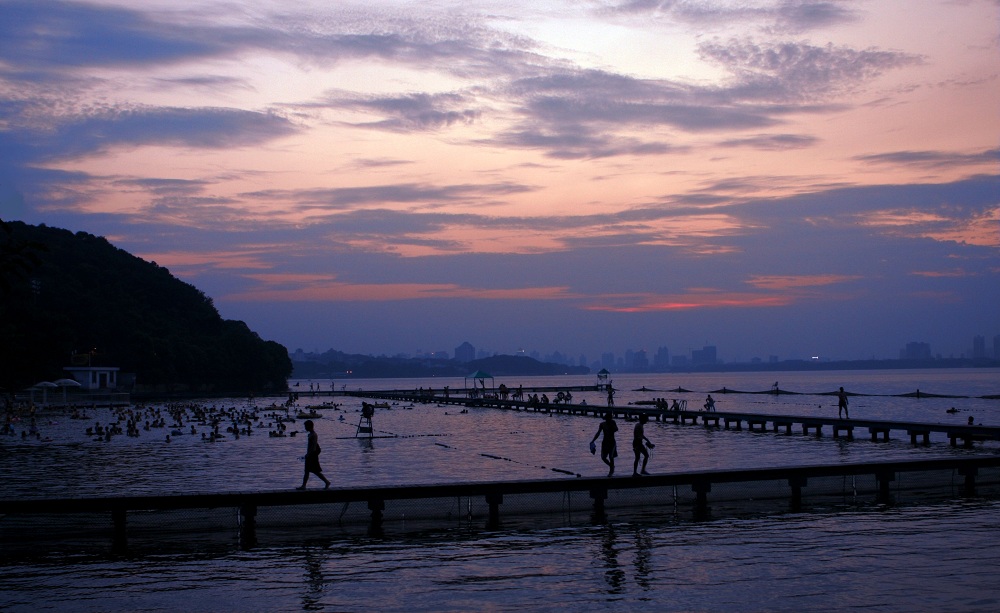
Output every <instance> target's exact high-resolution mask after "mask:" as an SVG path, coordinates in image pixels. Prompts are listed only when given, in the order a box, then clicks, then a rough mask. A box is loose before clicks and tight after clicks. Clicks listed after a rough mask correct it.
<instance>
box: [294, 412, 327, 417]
mask: <svg viewBox="0 0 1000 613" xmlns="http://www.w3.org/2000/svg"><path fill="white" fill-rule="evenodd" d="M295 417H296V418H297V419H322V417H323V415H322V414H320V413H317V412H316V411H308V412H306V411H299V412H298V413H296V414H295Z"/></svg>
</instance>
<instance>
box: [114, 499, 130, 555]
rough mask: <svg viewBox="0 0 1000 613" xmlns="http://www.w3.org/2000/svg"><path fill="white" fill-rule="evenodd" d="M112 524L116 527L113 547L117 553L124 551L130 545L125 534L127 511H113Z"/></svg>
mask: <svg viewBox="0 0 1000 613" xmlns="http://www.w3.org/2000/svg"><path fill="white" fill-rule="evenodd" d="M111 523H112V524H113V525H114V543H113V544H112V546H113V548H114V550H115V551H124V550H125V546H126V545H127V544H128V537H127V535H126V532H125V509H112V511H111Z"/></svg>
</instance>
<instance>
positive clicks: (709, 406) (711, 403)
mask: <svg viewBox="0 0 1000 613" xmlns="http://www.w3.org/2000/svg"><path fill="white" fill-rule="evenodd" d="M705 410H706V411H709V412H711V411H714V410H715V398H712V395H711V394H709V395H708V398H706V399H705Z"/></svg>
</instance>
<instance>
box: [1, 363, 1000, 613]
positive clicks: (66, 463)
mask: <svg viewBox="0 0 1000 613" xmlns="http://www.w3.org/2000/svg"><path fill="white" fill-rule="evenodd" d="M775 379H777V380H778V381H779V385H780V387H781V388H782V389H786V390H791V391H800V392H807V393H810V394H806V395H801V396H778V397H774V396H758V395H744V394H725V395H717V394H714V395H715V396H716V398H717V401H718V404H717V406H718V408H719V410H723V411H724V410H739V411H747V412H758V413H786V414H818V415H831V414H836V406H835V402H834V401H833V400H832V399H831V398H829V397H825V396H816V395H811V393H814V392H828V391H832V390H834V389H836V388H837V387H839V386H840V385H843V386H844V387H845V388H846V389H847V390H849V391H851V392H856V393H861V394H902V393H907V392H911V391H914V390H916V389H920V390H921V391H924V392H929V393H935V394H952V395H966V396H981V395H987V394H996V393H998V392H1000V371H996V370H969V371H965V370H961V371H952V370H949V371H892V372H886V371H860V372H830V373H780V374H775V373H712V374H680V375H677V374H675V375H670V376H663V375H627V376H626V375H620V376H615V377H614V378H613V380H614V384H615V387H616V388H619V389H620V390H621V391H620V392H619V394H618V396H617V398H616V401H617V404H618V405H624V404H628V403H629V402H636V401H639V400H648V399H651V398H653V397H661V396H662V397H668V398H673V397H678V398H681V399H686V400H688V401H689V404H690V405H694V403H696V402H697V403H699V404H700V402H701V401H703V400H704V396H705V394H707V392H709V391H712V390H716V389H720V388H722V387H726V388H728V389H734V390H746V391H759V390H766V389H768V388H770V386H771V385H772V384H773V383H774V382H775ZM501 382H503V383H506V384H507V385H508V386H511V387H516V386H517V385H518V384H524V385H525V386H529V385H574V384H576V385H583V384H592V383H593V382H594V378H593V377H566V378H541V379H529V378H522V379H499V378H498V379H497V381H496V383H497V384H499V383H501ZM309 383H314V384H316V385H321V386H322V389H329V386H330V385H331V384H333V385H336V386H337V387H338V389H339V388H340V386H341V385H347V387H348V389H358V388H359V387H361V388H364V389H411V388H417V387H424V388H427V387H434V388H435V389H440V388H442V387H443V386H444V385H450V386H451V388H452V389H456V388H460V387H462V384H463V382H462V380H461V379H459V380H457V381H455V380H439V379H425V380H412V379H406V380H381V381H346V382H339V381H337V382H330V381H316V382H310V381H303V382H300V385H299V386H298V388H297V389H299V390H300V392H301V398H300V402H299V404H300V406H306V405H309V404H319V403H320V402H321V401H323V400H326V399H319V398H317V399H311V398H309V395H308V386H309ZM678 386H681V387H683V388H685V389H689V390H692V392H691V393H690V394H671V393H668V392H639V391H633V390H638V389H639V388H642V387H646V388H648V389H654V390H668V389H675V388H676V387H678ZM575 396H576V399H577V400H580V399H586V400H587V402H588V403H589V404H602V405H603V404H604V402H605V398H604V396H603V395H601V394H597V393H580V394H575ZM336 401H337V402H341V403H342V405H343V406H342V407H340V409H339V410H337V411H334V410H327V411H326V412H325V415H324V417H323V419H320V420H316V427H317V431H318V433H319V436H320V439H321V443H322V445H323V455H322V462H323V465H324V468H325V470H326V473H327V475H328V476H330V477H331V478H332V479H333V480H334V483H335V485H344V486H350V485H362V484H399V483H434V482H452V481H462V480H470V481H472V480H484V479H490V480H492V479H521V478H553V479H567V478H569V479H572V478H575V477H572V476H568V475H566V474H564V473H562V472H556V471H553V468H556V469H559V470H560V471H568V472H570V473H573V474H581V475H586V476H596V475H602V474H604V465H603V464H601V463H600V461H599V460H598V459H596V458H595V457H594V456H592V455H590V453H589V452H588V451H587V442H588V441H589V440H590V438H591V437H592V436H593V434H594V432H595V430H596V428H597V424H598V420H596V419H594V418H588V417H577V416H573V417H571V416H548V415H544V414H525V413H512V412H504V411H497V410H487V409H471V410H470V411H469V412H468V413H464V414H463V413H460V407H454V406H449V407H438V406H435V405H416V406H414V407H413V408H407V407H405V406H400V405H396V406H394V407H393V408H392V409H391V410H379V411H378V412H377V414H376V417H375V428H376V430H377V431H378V433H380V434H381V435H382V436H394V438H379V439H375V440H374V441H372V442H370V443H363V442H359V441H357V440H355V439H354V438H353V434H354V432H355V430H356V426H357V420H358V417H359V416H358V413H357V411H358V408H359V406H360V400H356V399H353V398H343V397H341V398H338V399H336ZM212 403H214V404H216V405H217V407H218V408H222V407H227V408H248V407H247V406H246V404H247V403H246V401H245V400H232V401H212ZM266 404H267V403H265V402H261V401H258V402H257V403H256V405H257V406H256V410H257V412H258V419H259V420H260V421H261V422H262V423H263V425H264V427H263V428H258V429H257V431H255V433H254V434H253V435H251V436H249V437H248V436H243V437H240V439H238V440H234V439H233V438H232V437H230V438H228V439H226V440H224V441H222V442H218V443H204V442H202V441H201V438H200V433H199V435H195V436H191V435H179V436H173V437H172V440H171V441H170V442H169V443H167V442H166V441H165V438H166V434H167V432H165V431H164V430H163V429H155V428H154V429H151V430H150V431H142V432H141V434H140V436H139V437H137V438H129V437H126V436H116V437H114V438H112V440H111V441H107V442H106V441H103V440H101V441H96V440H94V438H95V437H88V436H86V434H85V432H84V431H85V429H86V427H87V426H88V425H93V424H91V423H90V422H91V421H101V422H102V423H105V424H106V423H107V422H108V421H111V420H112V416H111V413H110V412H107V411H100V410H99V411H91V412H90V414H89V417H90V419H89V420H88V421H87V422H83V421H82V420H70V419H67V416H65V415H44V414H43V415H42V416H41V417H40V419H39V424H40V430H41V432H42V435H43V438H45V439H49V440H47V441H44V442H43V441H38V440H28V441H23V440H21V439H20V437H2V438H0V467H2V468H0V470H2V482H0V497H4V498H8V497H19V496H65V495H110V494H122V493H133V494H134V493H174V492H208V491H242V490H260V489H289V490H290V489H291V487H293V486H294V485H297V484H298V481H299V479H300V478H301V470H302V464H301V462H299V460H298V457H299V456H301V455H302V453H303V451H304V447H305V439H304V438H303V437H284V438H275V437H269V436H268V434H267V431H268V429H269V426H268V424H272V425H271V426H270V427H273V417H270V416H269V414H270V413H271V412H273V409H268V408H266V407H265V405H266ZM951 407H955V408H956V409H957V412H956V413H947V412H946V411H947V409H949V408H951ZM282 414H283V412H282ZM851 415H852V416H854V417H859V418H864V417H870V418H876V419H906V420H914V421H931V422H941V423H965V422H966V420H967V419H968V417H969V416H970V415H971V416H973V417H974V419H975V420H976V422H977V423H983V424H987V425H1000V401H996V400H983V399H978V398H964V399H927V398H924V399H919V400H917V399H912V398H895V397H891V396H879V395H872V396H856V397H853V398H852V400H851ZM341 416H343V417H344V419H343V420H340V419H338V418H339V417H341ZM620 426H622V428H623V430H625V429H626V428H628V426H627V425H626V424H623V423H620ZM185 428H189V424H186V425H185ZM198 428H203V426H201V425H199V424H196V429H198ZM297 429H300V424H299V423H298V422H296V423H293V424H289V430H297ZM167 430H169V428H168V429H167ZM647 434H648V435H649V436H650V438H651V439H653V440H654V442H656V443H657V446H656V449H655V450H654V452H653V456H652V459H651V461H650V470H651V472H654V473H656V472H667V471H674V470H696V469H704V468H743V467H757V466H788V465H795V464H804V463H832V462H863V461H874V460H880V459H916V458H921V457H950V456H954V455H960V454H969V453H974V454H983V453H987V454H994V453H997V452H998V448H997V447H996V446H994V445H986V446H977V447H976V448H975V449H973V450H964V449H952V448H951V447H950V446H949V445H948V443H947V440H946V439H945V440H936V439H935V440H933V443H932V445H930V446H929V447H913V446H911V445H910V444H909V441H908V440H894V441H890V442H888V443H872V442H870V441H868V440H865V438H864V437H859V439H858V440H855V441H844V440H842V439H841V440H834V439H832V438H830V437H825V438H821V439H816V438H815V437H805V436H782V435H775V434H772V433H749V432H746V431H742V432H737V431H726V430H706V429H704V428H701V427H692V426H690V425H689V426H675V425H673V424H660V423H652V424H649V425H648V426H647ZM498 458H499V459H498ZM622 460H625V461H627V462H628V464H630V463H631V462H630V461H628V460H630V458H621V459H620V462H621V461H622ZM626 468H630V467H622V468H621V469H620V472H622V473H624V472H625V469H626ZM312 485H313V487H316V486H317V483H316V482H313V483H312ZM290 495H294V493H293V492H290ZM2 521H3V519H0V522H2ZM998 526H1000V505H998V503H997V502H996V501H990V500H978V501H955V502H947V503H937V504H931V503H928V504H924V505H921V504H919V503H918V504H909V505H904V506H900V507H896V508H877V507H871V508H860V509H856V510H852V511H848V512H841V513H831V514H826V513H816V512H814V513H803V514H794V515H793V514H781V515H775V516H772V517H757V518H726V517H720V518H718V519H715V520H713V521H708V522H693V521H687V520H677V519H670V520H660V521H656V520H653V521H632V520H628V521H618V522H616V521H615V519H614V517H612V519H611V521H610V523H608V524H606V525H591V524H589V523H587V522H581V523H579V524H578V525H564V526H539V527H525V526H523V525H517V526H506V527H505V528H503V529H501V530H496V531H486V530H484V529H483V527H482V526H481V525H455V526H450V527H449V526H444V527H441V526H437V527H430V528H426V529H419V530H411V531H409V532H408V533H407V534H405V535H399V534H397V535H396V536H387V537H383V538H374V537H368V536H366V535H364V534H353V535H352V534H346V533H342V532H337V533H336V534H330V533H329V532H326V533H324V531H323V529H322V527H321V526H319V527H317V529H315V530H309V529H300V530H298V531H297V532H293V533H292V534H290V535H285V537H283V538H281V539H274V540H270V541H268V540H266V539H262V544H261V546H260V547H258V548H255V549H252V550H249V551H242V550H240V549H239V547H238V545H237V543H236V542H235V540H234V539H233V538H232V535H231V534H229V533H226V534H221V535H217V536H215V537H214V538H209V539H202V538H196V537H193V536H192V537H191V538H189V539H186V538H183V537H181V538H179V539H177V540H173V541H171V542H166V543H165V542H148V543H136V544H135V546H134V547H131V548H130V550H129V553H128V554H126V555H124V556H116V555H112V554H111V553H110V552H108V551H106V550H104V549H103V548H95V549H74V548H70V547H62V548H60V547H59V546H58V545H52V544H51V543H49V544H47V545H46V546H45V547H40V548H39V549H37V550H36V551H33V552H32V551H29V552H25V551H21V550H19V551H18V552H16V553H14V552H6V554H2V555H0V610H4V611H7V610H11V611H19V610H24V611H29V610H31V611H35V610H60V611H63V610H67V611H180V610H188V611H219V610H224V611H225V610H231V611H237V610H239V611H248V610H251V611H253V610H257V611H274V610H281V611H285V610H288V611H291V610H329V611H352V610H367V611H370V610H372V609H375V610H404V609H405V610H418V611H419V610H427V611H436V610H449V611H465V610H512V609H517V608H522V609H523V608H528V609H530V610H555V609H565V608H567V607H570V608H572V609H573V610H607V609H612V610H633V609H639V608H642V609H647V610H741V611H744V610H848V609H876V610H898V611H910V610H929V609H931V610H941V609H945V610H982V611H991V610H998V609H1000V588H998V587H997V585H1000V584H998V583H997V581H996V577H997V576H1000V536H998V530H997V528H998Z"/></svg>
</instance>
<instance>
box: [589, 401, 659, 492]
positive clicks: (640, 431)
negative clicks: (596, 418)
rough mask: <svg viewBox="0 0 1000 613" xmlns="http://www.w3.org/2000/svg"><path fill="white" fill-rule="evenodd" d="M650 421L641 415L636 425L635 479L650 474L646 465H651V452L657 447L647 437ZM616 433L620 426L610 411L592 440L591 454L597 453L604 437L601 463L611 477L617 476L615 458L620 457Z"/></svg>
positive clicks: (633, 442)
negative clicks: (606, 466) (646, 427)
mask: <svg viewBox="0 0 1000 613" xmlns="http://www.w3.org/2000/svg"><path fill="white" fill-rule="evenodd" d="M648 421H649V417H648V416H646V415H640V416H639V423H637V424H636V425H635V429H634V430H633V431H632V452H633V453H634V454H635V462H634V463H633V464H632V476H633V477H638V476H640V475H648V474H649V473H648V472H646V464H647V463H649V450H650V449H652V448H653V447H655V445H654V444H653V442H652V441H650V440H649V439H648V438H647V437H646V430H645V426H646V422H648ZM616 432H618V424H617V423H615V418H614V415H613V414H612V413H611V411H608V412H607V413H606V414H605V415H604V421H602V422H601V425H600V426H598V427H597V432H596V433H595V434H594V438H592V439H590V452H591V453H596V452H597V445H596V441H597V439H598V438H599V437H602V438H601V461H602V462H604V463H605V464H607V465H608V476H609V477H611V476H614V474H615V458H616V457H617V456H618V443H617V442H616V440H615V433H616ZM640 461H641V462H642V468H641V469H640V468H639V463H640Z"/></svg>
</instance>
